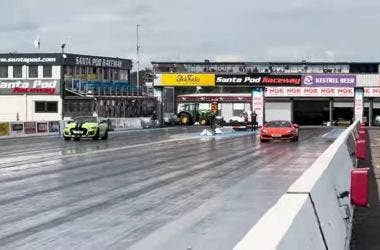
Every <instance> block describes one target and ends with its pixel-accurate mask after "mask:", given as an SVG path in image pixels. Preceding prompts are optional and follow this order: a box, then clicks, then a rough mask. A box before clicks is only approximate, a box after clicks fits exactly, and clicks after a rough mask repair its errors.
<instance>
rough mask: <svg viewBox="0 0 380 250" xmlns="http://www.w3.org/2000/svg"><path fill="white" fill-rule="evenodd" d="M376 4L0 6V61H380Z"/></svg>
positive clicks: (176, 1) (204, 0) (2, 2)
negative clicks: (48, 55)
mask: <svg viewBox="0 0 380 250" xmlns="http://www.w3.org/2000/svg"><path fill="white" fill-rule="evenodd" d="M379 13H380V1H379V0H362V1H357V0H286V1H284V0H276V1H274V0H265V1H263V0H233V1H232V0H171V1H169V0H149V1H148V0H112V1H106V0H64V1H63V0H61V1H57V0H0V53H8V52H15V51H17V52H38V50H37V49H36V48H35V47H34V45H33V41H34V40H35V39H36V37H37V35H39V36H40V37H41V48H40V51H41V52H59V51H60V50H61V49H60V46H61V44H62V43H63V42H65V41H67V40H68V39H70V43H71V46H70V47H69V51H70V52H72V53H79V54H91V55H102V56H115V57H116V56H117V57H124V58H131V59H135V58H136V24H140V25H141V28H140V38H141V39H140V44H141V62H142V64H143V66H149V65H150V62H151V61H174V60H176V61H178V60H180V61H189V60H192V61H203V60H204V59H210V60H213V61H214V60H218V61H221V60H224V61H225V60H228V61H300V60H302V59H306V60H308V61H321V60H326V61H327V60H328V61H333V60H337V61H380V32H379V28H378V27H379V24H380V14H379Z"/></svg>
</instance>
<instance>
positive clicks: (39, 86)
mask: <svg viewBox="0 0 380 250" xmlns="http://www.w3.org/2000/svg"><path fill="white" fill-rule="evenodd" d="M60 93H61V90H60V84H59V80H0V95H24V94H27V95H59V94H60Z"/></svg>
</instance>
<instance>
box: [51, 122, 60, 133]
mask: <svg viewBox="0 0 380 250" xmlns="http://www.w3.org/2000/svg"><path fill="white" fill-rule="evenodd" d="M59 129H60V127H59V121H50V122H49V133H56V132H59Z"/></svg>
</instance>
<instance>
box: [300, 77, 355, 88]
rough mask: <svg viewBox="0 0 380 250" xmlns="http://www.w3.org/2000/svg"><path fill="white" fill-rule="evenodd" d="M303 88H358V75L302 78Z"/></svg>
mask: <svg viewBox="0 0 380 250" xmlns="http://www.w3.org/2000/svg"><path fill="white" fill-rule="evenodd" d="M302 86H303V87H347V88H354V87H355V86H356V75H350V74H310V75H304V76H302Z"/></svg>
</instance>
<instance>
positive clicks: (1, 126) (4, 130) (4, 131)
mask: <svg viewBox="0 0 380 250" xmlns="http://www.w3.org/2000/svg"><path fill="white" fill-rule="evenodd" d="M6 135H9V122H0V136H6Z"/></svg>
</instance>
